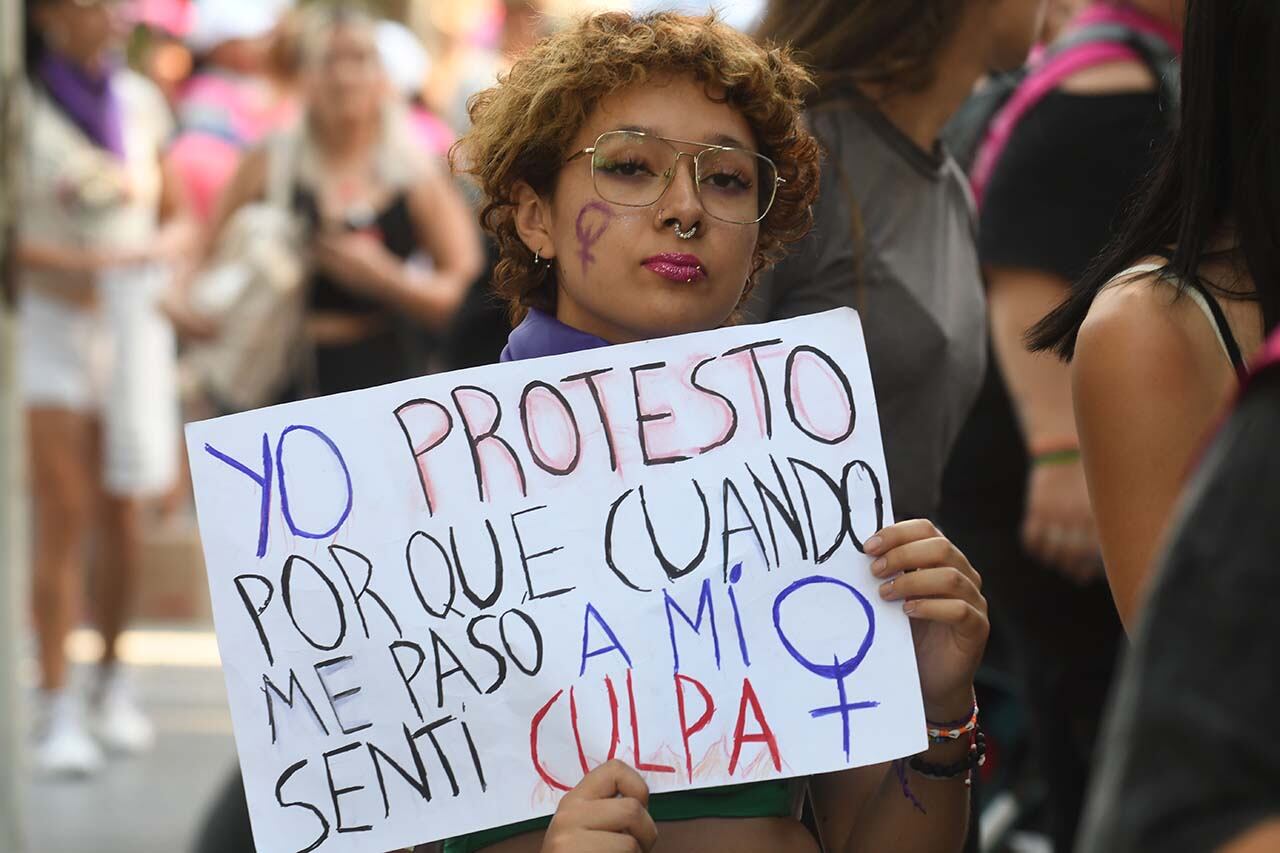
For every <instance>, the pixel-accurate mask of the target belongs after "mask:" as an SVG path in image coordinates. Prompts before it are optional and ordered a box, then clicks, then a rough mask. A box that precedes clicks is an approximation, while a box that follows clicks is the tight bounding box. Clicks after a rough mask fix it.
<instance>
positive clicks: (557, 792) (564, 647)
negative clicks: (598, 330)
mask: <svg viewBox="0 0 1280 853" xmlns="http://www.w3.org/2000/svg"><path fill="white" fill-rule="evenodd" d="M187 438H188V444H189V454H190V463H191V470H192V475H193V479H194V482H195V491H196V503H197V509H198V512H199V520H200V531H201V536H202V538H203V542H204V551H205V557H206V561H207V564H208V569H209V583H210V588H211V591H212V600H213V609H214V617H215V620H216V625H217V633H218V643H219V647H220V649H221V654H222V661H223V667H224V669H225V673H226V679H227V689H228V693H229V696H230V703H231V711H232V716H233V719H234V723H235V734H236V742H237V746H238V750H239V754H240V763H241V767H242V768H243V771H244V779H245V789H246V792H247V794H248V800H249V809H250V813H251V816H252V820H253V828H254V834H255V838H256V840H257V845H258V847H259V849H260V850H262V851H263V853H294V851H310V850H321V851H335V853H337V851H367V852H368V853H381V851H386V850H390V849H393V848H398V847H402V846H408V845H412V844H415V843H421V842H425V841H429V840H434V839H439V838H442V837H449V836H453V835H457V834H462V833H466V832H470V831H475V830H478V829H482V828H488V827H493V826H498V825H503V824H507V823H512V822H515V821H520V820H524V819H527V818H531V817H535V816H538V815H546V814H550V813H551V812H553V811H554V809H555V806H556V802H557V801H558V799H559V797H560V796H561V795H562V793H563V792H564V791H565V790H567V789H568V788H570V787H572V786H573V785H575V784H576V783H577V782H578V780H579V779H581V777H582V776H583V774H584V772H585V770H586V769H587V768H590V767H594V766H596V765H597V764H599V763H601V762H603V761H605V760H607V759H608V758H610V757H617V758H620V759H623V760H625V761H627V762H628V763H630V764H632V765H633V766H635V767H637V768H638V769H640V770H641V772H642V773H643V774H644V776H645V778H646V779H647V781H648V783H649V785H650V788H651V790H653V791H655V792H661V791H671V790H678V789H684V788H698V787H705V786H712V785H724V784H734V783H740V782H746V781H752V780H760V779H770V778H782V777H789V776H799V775H808V774H812V773H818V772H826V771H832V770H837V769H840V768H846V767H855V766H860V765H866V764H871V763H876V762H883V761H887V760H890V759H894V758H898V757H901V756H904V755H908V754H912V753H915V752H919V751H920V750H922V749H924V748H925V746H926V739H925V725H924V716H923V710H922V704H921V697H920V689H919V681H918V676H917V672H916V663H915V657H914V652H913V648H912V642H911V631H910V627H909V624H908V620H907V619H906V617H905V616H904V615H903V613H902V610H901V605H900V604H894V605H889V604H885V603H883V602H882V601H881V600H880V598H879V596H878V595H877V593H876V583H875V582H874V579H873V578H872V576H871V574H870V571H869V560H868V558H866V557H865V556H864V555H863V554H862V553H861V542H862V541H863V540H864V539H866V538H868V537H869V536H870V535H871V534H872V533H873V532H875V531H876V529H877V528H878V527H879V526H880V525H881V524H888V523H890V522H891V520H892V519H891V518H890V515H891V511H890V506H891V504H890V500H889V484H888V482H887V478H886V473H885V463H884V454H883V451H882V448H881V441H880V434H879V420H878V417H877V414H876V404H875V398H874V396H873V394H872V387H871V377H870V373H869V370H868V366H867V359H866V352H865V346H864V342H863V336H862V329H861V326H860V325H859V322H858V318H857V315H856V313H855V312H853V311H851V310H847V309H842V310H837V311H832V312H828V313H825V314H821V315H816V316H812V317H806V318H801V319H796V320H788V321H781V322H777V323H771V324H768V325H760V326H743V327H734V328H726V329H719V330H716V331H712V332H706V333H701V334H695V335H687V336H683V337H676V338H669V339H665V340H657V341H651V342H645V343H638V344H631V345H626V346H615V347H607V348H603V349H596V350H590V351H586V352H579V353H573V354H568V355H561V356H555V357H550V358H543V359H535V360H530V361H524V362H516V363H508V364H501V365H494V366H489V367H483V368H476V369H472V370H464V371H459V372H456V373H450V374H443V375H437V376H429V377H424V378H420V379H413V380H409V381H406V382H400V383H397V384H393V385H387V386H383V387H380V388H372V389H369V390H365V391H357V392H353V393H349V394H341V395H336V396H332V397H327V398H322V399H315V400H307V401H303V402H298V403H293V404H289V405H284V406H276V407H272V408H268V409H262V410H259V411H254V412H247V413H244V414H238V415H232V416H229V417H224V418H218V419H215V420H210V421H204V422H201V423H194V424H191V425H189V426H188V427H187Z"/></svg>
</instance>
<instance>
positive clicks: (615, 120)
mask: <svg viewBox="0 0 1280 853" xmlns="http://www.w3.org/2000/svg"><path fill="white" fill-rule="evenodd" d="M718 95H719V93H718V92H716V90H715V89H714V88H710V87H708V86H707V84H705V83H703V82H701V81H699V80H695V79H694V78H693V77H657V78H652V79H650V80H647V81H645V82H643V83H638V84H636V85H635V86H629V87H627V88H625V89H620V90H618V91H616V92H611V93H609V94H608V95H605V96H604V97H603V98H601V99H600V102H599V103H598V104H597V105H596V107H595V109H593V110H592V111H591V112H590V114H588V116H587V120H586V121H585V122H584V123H583V126H582V127H581V128H580V129H579V131H578V134H577V135H576V137H575V139H574V142H575V144H574V147H575V148H577V147H586V146H588V145H590V144H591V143H592V142H593V141H595V138H596V137H597V136H599V135H600V134H602V133H604V132H606V131H610V130H633V131H639V132H642V133H649V134H653V135H654V136H664V137H668V138H671V139H684V140H689V141H692V142H701V143H705V144H707V145H732V146H737V147H742V148H749V149H751V150H753V151H754V150H757V143H756V135H755V133H754V132H752V129H751V125H750V123H749V122H748V121H747V119H746V117H745V116H743V114H742V113H741V112H740V111H739V110H738V109H737V108H736V107H734V106H732V105H731V104H729V103H726V102H725V101H724V100H723V99H720V98H719V97H718ZM579 143H580V144H579Z"/></svg>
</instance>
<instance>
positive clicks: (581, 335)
mask: <svg viewBox="0 0 1280 853" xmlns="http://www.w3.org/2000/svg"><path fill="white" fill-rule="evenodd" d="M607 346H609V342H608V341H606V340H605V339H604V338H598V337H596V336H595V335H592V334H588V333H587V332H581V331H578V330H577V329H575V328H573V327H572V326H566V325H565V324H564V323H561V322H560V321H559V320H557V319H556V318H555V317H552V316H551V315H550V314H548V313H546V312H545V311H539V310H538V309H537V308H530V309H529V313H528V314H526V315H525V318H524V319H523V320H521V321H520V325H519V326H516V327H515V328H514V329H512V330H511V335H510V337H508V338H507V345H506V347H504V348H503V350H502V357H501V358H500V359H499V360H500V361H522V360H523V359H526V358H541V357H542V356H544V355H560V354H562V353H566V352H580V351H581V350H587V349H595V348H597V347H607Z"/></svg>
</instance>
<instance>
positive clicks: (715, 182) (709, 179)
mask: <svg viewBox="0 0 1280 853" xmlns="http://www.w3.org/2000/svg"><path fill="white" fill-rule="evenodd" d="M703 182H704V183H708V184H710V185H711V186H713V187H715V188H716V189H718V190H735V191H736V190H749V189H751V184H750V182H749V181H747V179H746V178H745V177H743V176H742V175H741V174H739V173H737V172H716V173H715V174H712V175H707V176H706V177H705V178H703Z"/></svg>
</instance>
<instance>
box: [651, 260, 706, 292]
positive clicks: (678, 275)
mask: <svg viewBox="0 0 1280 853" xmlns="http://www.w3.org/2000/svg"><path fill="white" fill-rule="evenodd" d="M642 266H643V267H644V268H645V269H647V270H649V271H650V272H654V273H657V274H658V275H660V276H662V277H663V278H665V279H668V280H670V281H679V282H683V283H686V284H687V283H691V282H695V281H702V280H703V279H705V278H706V277H707V270H706V268H705V267H703V266H702V261H700V260H698V256H697V255H684V254H675V253H668V252H664V253H662V254H660V255H654V256H653V257H651V258H646V259H645V261H644V263H643V264H642Z"/></svg>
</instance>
